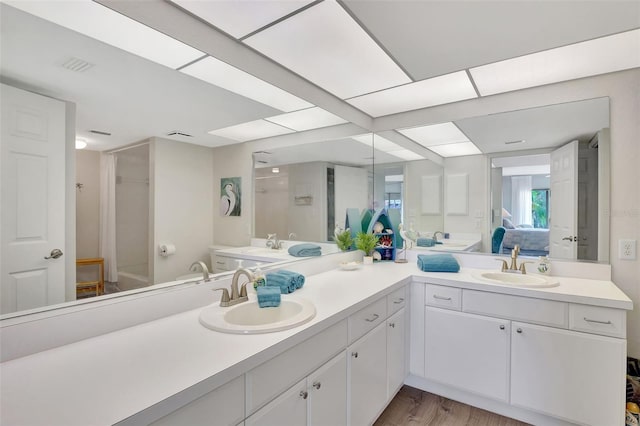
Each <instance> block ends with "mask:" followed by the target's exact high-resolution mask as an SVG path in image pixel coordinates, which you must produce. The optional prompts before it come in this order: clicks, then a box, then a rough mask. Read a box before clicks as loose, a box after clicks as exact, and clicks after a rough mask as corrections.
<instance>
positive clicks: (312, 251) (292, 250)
mask: <svg viewBox="0 0 640 426" xmlns="http://www.w3.org/2000/svg"><path fill="white" fill-rule="evenodd" d="M288 251H289V254H290V255H291V256H295V257H310V256H320V255H321V254H322V251H321V249H320V246H319V245H317V244H311V243H303V244H296V245H294V246H291V247H289V250H288Z"/></svg>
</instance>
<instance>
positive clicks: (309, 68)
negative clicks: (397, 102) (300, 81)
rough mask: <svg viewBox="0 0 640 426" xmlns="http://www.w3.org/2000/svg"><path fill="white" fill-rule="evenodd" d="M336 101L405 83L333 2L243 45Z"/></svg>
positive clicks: (395, 67) (401, 74)
mask: <svg viewBox="0 0 640 426" xmlns="http://www.w3.org/2000/svg"><path fill="white" fill-rule="evenodd" d="M244 42H245V43H247V44H248V45H249V46H251V47H253V48H254V49H256V50H258V51H259V52H261V53H263V54H265V55H266V56H268V57H270V58H271V59H273V60H274V61H276V62H279V63H280V64H281V65H283V66H285V67H287V68H289V69H290V70H292V71H293V72H295V73H298V74H300V75H301V76H303V77H305V78H306V79H308V80H310V81H312V82H313V83H315V84H317V85H318V86H320V87H322V88H324V89H326V90H328V91H329V92H331V93H333V94H334V95H336V96H338V97H339V98H342V99H345V98H351V97H353V96H358V95H362V94H365V93H369V92H374V91H377V90H381V89H386V88H389V87H393V86H397V85H399V84H405V83H410V82H411V79H410V78H409V77H408V76H407V75H406V74H405V73H404V72H403V71H402V69H400V67H399V66H398V65H397V64H396V63H395V62H393V60H392V59H391V58H390V57H389V56H388V55H387V54H386V53H385V52H384V50H382V48H381V47H380V46H378V44H377V43H376V42H375V41H373V39H371V37H369V35H368V34H367V33H366V32H365V31H364V30H363V29H362V27H360V26H359V25H358V24H357V23H356V22H355V21H354V20H353V19H352V18H351V16H349V14H348V13H347V12H346V11H345V10H344V9H343V8H342V7H341V6H340V5H339V4H338V3H336V2H335V1H334V0H325V1H323V2H321V3H318V4H315V5H313V6H312V7H309V8H308V9H306V10H304V11H302V12H300V13H298V14H296V15H294V16H292V17H290V18H287V19H285V20H284V21H282V22H278V23H277V24H275V25H273V26H271V27H269V28H266V29H265V30H263V31H260V32H259V33H257V34H255V35H252V36H251V37H248V38H246V39H245V40H244Z"/></svg>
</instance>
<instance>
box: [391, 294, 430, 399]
mask: <svg viewBox="0 0 640 426" xmlns="http://www.w3.org/2000/svg"><path fill="white" fill-rule="evenodd" d="M423 300H424V299H423ZM405 348H406V345H405V310H404V308H402V309H401V310H399V311H398V312H396V313H395V314H393V315H392V316H391V317H390V318H389V319H388V320H387V399H391V398H393V396H394V395H395V394H396V392H398V389H400V387H401V386H402V384H403V383H404V379H405V378H406V377H407V368H406V353H405Z"/></svg>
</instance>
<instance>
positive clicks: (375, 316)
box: [364, 314, 380, 322]
mask: <svg viewBox="0 0 640 426" xmlns="http://www.w3.org/2000/svg"><path fill="white" fill-rule="evenodd" d="M378 318H380V315H378V314H373V317H371V318H365V319H364V320H365V321H366V322H374V321H375V320H377V319H378Z"/></svg>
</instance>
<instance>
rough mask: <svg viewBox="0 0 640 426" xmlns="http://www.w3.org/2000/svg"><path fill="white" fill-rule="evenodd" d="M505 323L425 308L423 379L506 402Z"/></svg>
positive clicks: (506, 336)
mask: <svg viewBox="0 0 640 426" xmlns="http://www.w3.org/2000/svg"><path fill="white" fill-rule="evenodd" d="M509 327H510V324H509V321H507V320H501V319H497V318H489V317H483V316H479V315H472V314H467V313H463V312H458V311H449V310H446V309H438V308H431V307H427V308H425V336H424V341H425V377H426V378H428V379H431V380H434V381H437V382H440V383H445V384H448V385H451V386H454V387H457V388H461V389H465V390H468V391H469V392H473V393H476V394H479V395H483V396H486V397H488V398H493V399H498V400H500V401H505V402H506V401H508V400H509V393H508V389H509V339H510V336H509Z"/></svg>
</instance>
